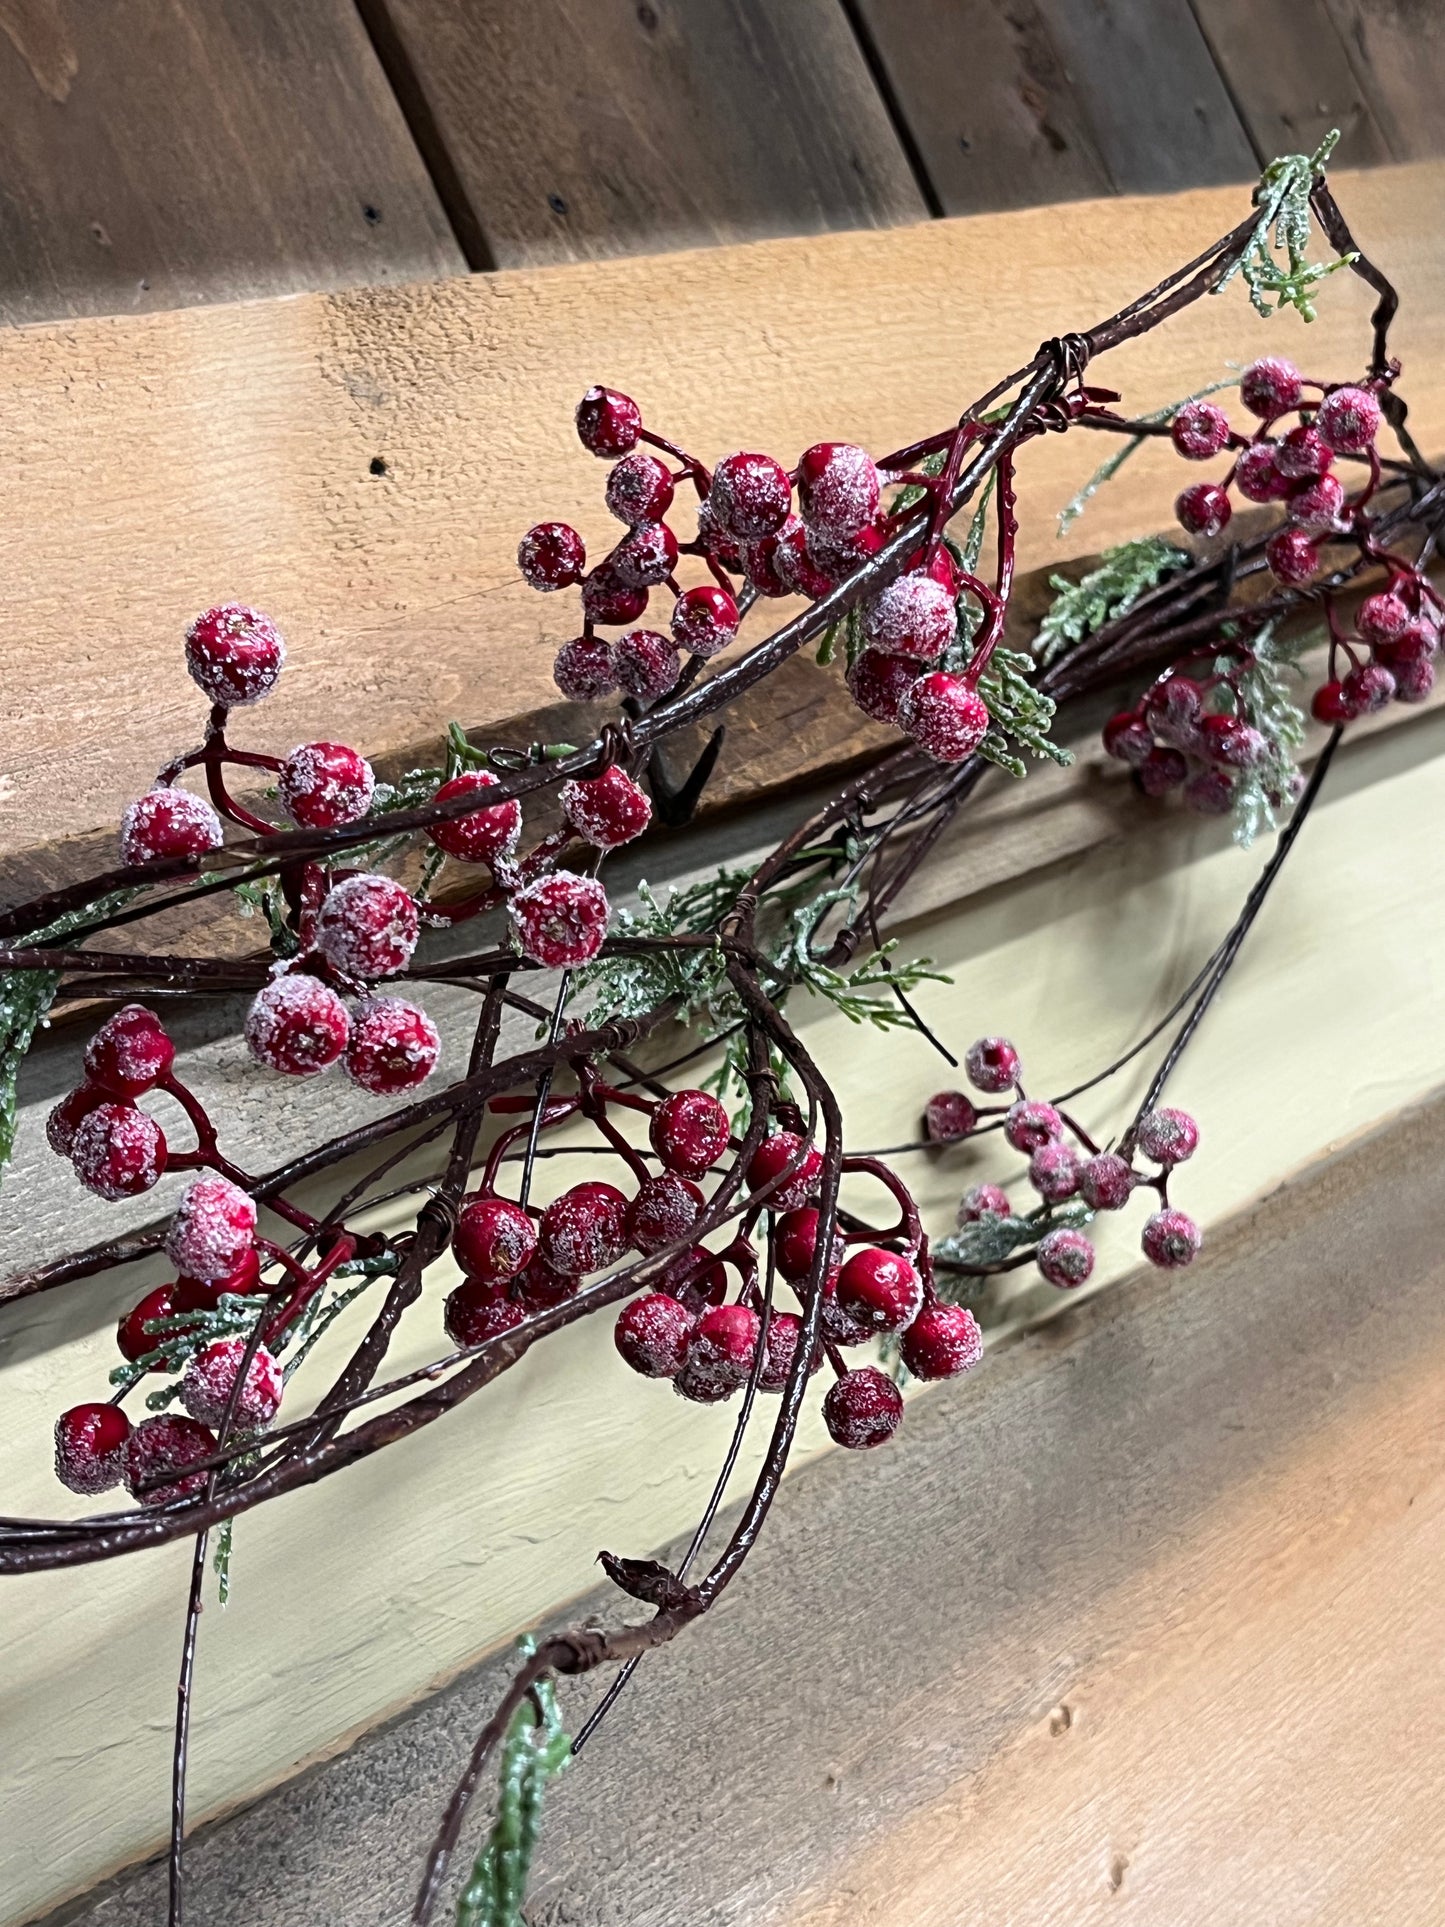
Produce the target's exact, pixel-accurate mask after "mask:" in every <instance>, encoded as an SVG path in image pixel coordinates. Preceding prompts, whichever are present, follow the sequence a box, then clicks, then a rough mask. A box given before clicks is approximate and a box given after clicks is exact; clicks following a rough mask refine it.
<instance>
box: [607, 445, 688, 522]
mask: <svg viewBox="0 0 1445 1927" xmlns="http://www.w3.org/2000/svg"><path fill="white" fill-rule="evenodd" d="M604 493H605V495H606V499H607V507H608V510H609V511H610V513H612V514H613V515H615V516H616V517H617V519H618V521H619V522H625V523H626V524H627V526H628V528H630V529H635V528H640V527H641V526H642V524H643V523H644V522H660V521H661V520H662V518H663V516H664V515H666V513H667V511H668V510H669V509H670V508H671V507H672V471H671V470H670V469H669V468H668V466H667V463H666V462H664V461H660V460H659V459H658V457H657V456H656V455H649V454H648V453H647V451H646V450H645V449H641V448H639V449H637V450H635V451H634V453H633V454H631V455H624V456H623V458H622V460H621V461H620V462H619V463H618V464H617V466H616V467H615V468H614V469H613V470H612V472H611V474H610V475H609V476H608V477H607V487H606V489H605V491H604Z"/></svg>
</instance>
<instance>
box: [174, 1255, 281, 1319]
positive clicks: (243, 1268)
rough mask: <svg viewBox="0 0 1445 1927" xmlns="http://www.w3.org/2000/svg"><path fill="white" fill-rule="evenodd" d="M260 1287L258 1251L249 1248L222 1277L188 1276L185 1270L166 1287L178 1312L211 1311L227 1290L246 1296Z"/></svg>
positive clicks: (259, 1257)
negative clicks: (237, 1262) (234, 1266)
mask: <svg viewBox="0 0 1445 1927" xmlns="http://www.w3.org/2000/svg"><path fill="white" fill-rule="evenodd" d="M260 1289H261V1254H260V1252H259V1251H256V1250H251V1251H248V1252H247V1253H246V1254H245V1256H244V1257H243V1258H242V1259H241V1262H240V1263H239V1264H238V1265H237V1266H236V1269H235V1270H234V1271H231V1272H228V1273H227V1274H226V1276H225V1277H224V1278H188V1277H186V1276H185V1274H184V1273H182V1275H181V1276H180V1277H179V1278H177V1279H176V1281H175V1283H174V1284H173V1285H170V1286H169V1287H168V1290H169V1291H170V1294H171V1299H172V1302H173V1303H174V1305H175V1309H176V1310H177V1311H178V1312H184V1311H214V1310H215V1309H216V1307H217V1306H218V1305H219V1304H220V1302H221V1299H222V1298H223V1297H224V1296H225V1295H226V1294H227V1293H228V1292H230V1293H233V1294H236V1295H239V1296H246V1295H248V1294H249V1293H251V1292H257V1291H259V1290H260Z"/></svg>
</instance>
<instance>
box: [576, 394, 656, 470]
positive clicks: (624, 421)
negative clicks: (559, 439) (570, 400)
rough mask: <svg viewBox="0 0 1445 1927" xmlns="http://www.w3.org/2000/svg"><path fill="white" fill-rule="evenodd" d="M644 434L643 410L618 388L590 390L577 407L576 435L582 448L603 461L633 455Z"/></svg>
mask: <svg viewBox="0 0 1445 1927" xmlns="http://www.w3.org/2000/svg"><path fill="white" fill-rule="evenodd" d="M641 432H642V411H641V409H640V408H639V407H638V406H637V403H636V402H635V401H633V400H632V399H631V397H630V396H628V395H619V394H618V392H617V390H616V389H615V388H589V389H588V390H587V393H586V394H585V395H584V396H583V397H582V399H581V401H579V402H578V404H577V435H578V438H579V440H580V441H581V443H582V446H583V447H584V448H585V449H586V450H587V451H588V452H589V454H592V455H600V456H601V457H602V458H603V460H604V461H615V460H616V458H617V457H618V456H619V455H630V454H631V452H632V450H633V449H634V448H636V446H637V438H638V436H639V435H640V434H641Z"/></svg>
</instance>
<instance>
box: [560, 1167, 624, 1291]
mask: <svg viewBox="0 0 1445 1927" xmlns="http://www.w3.org/2000/svg"><path fill="white" fill-rule="evenodd" d="M627 1247H628V1230H627V1199H626V1198H625V1197H624V1196H623V1195H622V1193H621V1192H620V1191H619V1190H618V1189H617V1187H616V1185H613V1184H603V1183H600V1182H599V1181H597V1180H595V1179H589V1180H588V1181H587V1182H586V1183H583V1184H574V1185H573V1186H572V1188H571V1190H570V1191H564V1192H563V1193H562V1195H561V1197H560V1198H554V1199H553V1200H552V1202H551V1203H550V1204H549V1205H548V1206H547V1209H546V1210H545V1211H544V1212H543V1213H542V1222H541V1224H540V1225H539V1226H538V1228H537V1250H538V1252H539V1254H540V1255H541V1256H542V1257H543V1258H544V1259H545V1260H546V1262H547V1263H548V1264H549V1265H551V1266H552V1268H553V1269H554V1270H555V1271H560V1272H563V1273H564V1274H565V1275H566V1276H567V1277H569V1278H585V1277H586V1276H587V1274H588V1273H589V1272H593V1271H601V1270H603V1269H604V1268H605V1267H606V1266H607V1265H610V1264H614V1263H615V1262H616V1261H617V1259H619V1258H620V1257H621V1256H622V1254H623V1252H624V1251H626V1249H627Z"/></svg>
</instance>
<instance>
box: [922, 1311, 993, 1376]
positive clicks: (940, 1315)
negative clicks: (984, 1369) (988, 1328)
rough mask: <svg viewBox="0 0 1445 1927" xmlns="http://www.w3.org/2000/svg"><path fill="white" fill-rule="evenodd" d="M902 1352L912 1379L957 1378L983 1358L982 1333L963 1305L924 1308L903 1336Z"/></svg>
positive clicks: (970, 1313)
mask: <svg viewBox="0 0 1445 1927" xmlns="http://www.w3.org/2000/svg"><path fill="white" fill-rule="evenodd" d="M902 1352H903V1363H904V1364H905V1365H906V1366H907V1367H908V1369H909V1371H910V1372H912V1374H913V1376H914V1377H915V1378H924V1379H928V1378H957V1376H958V1374H959V1373H960V1372H966V1371H968V1370H969V1369H970V1367H972V1366H974V1365H976V1364H977V1363H978V1361H979V1360H980V1359H981V1358H982V1357H983V1333H982V1332H981V1331H980V1330H979V1328H978V1320H977V1319H976V1318H975V1317H974V1315H973V1313H972V1312H971V1311H970V1310H969V1309H968V1308H967V1306H966V1305H944V1304H933V1305H925V1306H924V1307H923V1310H922V1311H921V1312H919V1314H918V1316H917V1317H916V1318H915V1319H914V1321H913V1323H912V1324H911V1325H910V1326H909V1327H908V1330H907V1331H906V1332H904V1334H903V1345H902Z"/></svg>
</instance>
